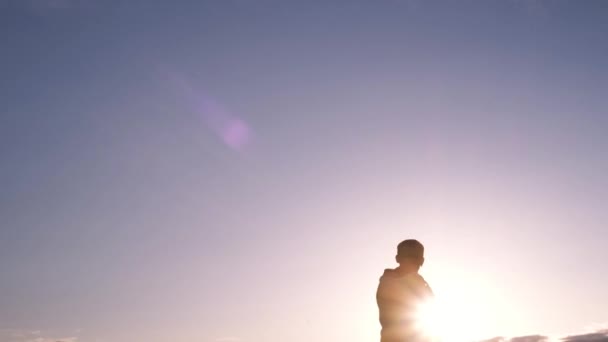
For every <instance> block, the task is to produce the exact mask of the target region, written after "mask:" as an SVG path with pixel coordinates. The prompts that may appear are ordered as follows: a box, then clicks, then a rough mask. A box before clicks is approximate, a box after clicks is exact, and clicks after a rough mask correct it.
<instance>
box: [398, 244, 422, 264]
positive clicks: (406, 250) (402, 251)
mask: <svg viewBox="0 0 608 342" xmlns="http://www.w3.org/2000/svg"><path fill="white" fill-rule="evenodd" d="M395 260H397V262H398V263H399V265H401V266H409V267H415V268H416V269H419V268H420V266H422V264H424V246H423V245H422V244H421V243H420V241H418V240H414V239H408V240H403V241H401V242H400V243H399V245H397V255H396V256H395Z"/></svg>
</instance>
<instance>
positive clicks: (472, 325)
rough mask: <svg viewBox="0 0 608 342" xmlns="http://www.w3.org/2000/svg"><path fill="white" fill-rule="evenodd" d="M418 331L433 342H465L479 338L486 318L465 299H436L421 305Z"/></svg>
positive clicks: (418, 314) (418, 315)
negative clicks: (480, 329)
mask: <svg viewBox="0 0 608 342" xmlns="http://www.w3.org/2000/svg"><path fill="white" fill-rule="evenodd" d="M416 316H417V325H418V329H419V330H420V331H421V332H422V333H423V334H424V335H426V336H427V337H428V338H429V339H430V340H432V341H441V342H465V341H469V342H470V341H474V340H476V339H478V338H479V333H480V332H479V328H480V327H481V326H483V325H485V323H486V322H485V317H484V315H483V314H482V313H481V311H480V310H478V308H477V307H476V306H475V305H472V303H470V302H467V301H466V300H465V299H463V298H457V297H454V298H436V299H434V300H431V301H428V302H424V303H420V305H419V308H418V310H417V315H416Z"/></svg>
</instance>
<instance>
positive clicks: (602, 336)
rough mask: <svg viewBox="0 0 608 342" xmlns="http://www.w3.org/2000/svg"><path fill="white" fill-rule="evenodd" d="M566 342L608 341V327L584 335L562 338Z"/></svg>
mask: <svg viewBox="0 0 608 342" xmlns="http://www.w3.org/2000/svg"><path fill="white" fill-rule="evenodd" d="M562 341H564V342H608V329H606V330H600V331H596V332H593V333H588V334H582V335H571V336H567V337H565V338H563V339H562Z"/></svg>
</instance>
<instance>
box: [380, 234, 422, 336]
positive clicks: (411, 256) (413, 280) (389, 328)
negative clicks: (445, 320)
mask: <svg viewBox="0 0 608 342" xmlns="http://www.w3.org/2000/svg"><path fill="white" fill-rule="evenodd" d="M395 260H397V263H399V267H397V268H395V269H386V270H384V274H383V275H382V277H381V278H380V285H378V291H377V293H376V301H377V302H378V310H379V311H380V324H381V325H382V333H381V335H382V338H381V342H419V341H424V340H425V338H424V336H423V335H422V332H421V331H419V329H418V328H417V327H416V321H415V315H416V306H417V305H418V304H419V303H421V302H423V301H425V300H428V299H430V298H431V297H432V296H433V292H432V291H431V288H430V287H429V285H428V284H427V283H426V281H425V280H424V278H422V276H420V275H419V274H418V270H419V269H420V266H422V264H424V246H423V245H422V244H421V243H420V242H419V241H418V240H413V239H412V240H404V241H402V242H401V243H400V244H399V245H398V246H397V255H396V256H395Z"/></svg>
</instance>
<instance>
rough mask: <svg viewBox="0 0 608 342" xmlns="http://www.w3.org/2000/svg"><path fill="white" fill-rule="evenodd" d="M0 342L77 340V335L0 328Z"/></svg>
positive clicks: (69, 341)
mask: <svg viewBox="0 0 608 342" xmlns="http://www.w3.org/2000/svg"><path fill="white" fill-rule="evenodd" d="M0 342H78V337H77V336H67V337H66V336H63V337H62V336H58V335H52V334H43V333H42V332H41V331H40V330H20V329H0Z"/></svg>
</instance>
